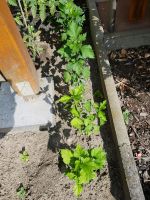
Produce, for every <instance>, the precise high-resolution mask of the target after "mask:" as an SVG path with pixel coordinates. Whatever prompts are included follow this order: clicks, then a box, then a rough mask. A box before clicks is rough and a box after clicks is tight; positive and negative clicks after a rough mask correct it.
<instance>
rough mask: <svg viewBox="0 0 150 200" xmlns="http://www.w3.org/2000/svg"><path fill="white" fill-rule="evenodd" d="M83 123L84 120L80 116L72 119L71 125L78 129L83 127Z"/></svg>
mask: <svg viewBox="0 0 150 200" xmlns="http://www.w3.org/2000/svg"><path fill="white" fill-rule="evenodd" d="M83 124H84V123H83V121H82V120H81V119H80V118H78V117H75V118H73V119H72V120H71V126H73V127H74V128H76V129H81V128H82V125H83Z"/></svg>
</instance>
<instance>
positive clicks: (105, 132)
mask: <svg viewBox="0 0 150 200" xmlns="http://www.w3.org/2000/svg"><path fill="white" fill-rule="evenodd" d="M89 65H90V66H91V81H92V89H93V95H94V94H95V92H96V91H100V93H101V92H102V88H101V81H100V76H98V74H99V70H98V66H97V63H96V62H95V61H90V62H89ZM96 74H97V76H96ZM94 100H95V101H97V102H99V101H100V100H102V99H101V98H99V97H94ZM107 118H108V117H107ZM100 134H101V137H102V139H103V141H104V146H103V147H104V149H105V151H106V153H107V162H108V171H109V175H110V180H111V193H112V195H113V196H114V197H115V199H116V200H123V190H122V186H121V184H122V183H121V181H120V177H121V175H120V174H119V165H118V160H117V157H116V150H115V145H114V143H113V137H112V133H111V129H110V126H109V121H108V122H107V124H106V125H104V126H103V127H102V128H101V133H100Z"/></svg>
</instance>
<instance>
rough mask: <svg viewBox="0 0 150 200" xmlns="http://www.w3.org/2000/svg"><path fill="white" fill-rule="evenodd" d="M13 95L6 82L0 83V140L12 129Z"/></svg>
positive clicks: (14, 103) (14, 107) (14, 108)
mask: <svg viewBox="0 0 150 200" xmlns="http://www.w3.org/2000/svg"><path fill="white" fill-rule="evenodd" d="M15 95H16V93H15V92H13V91H12V90H11V86H10V85H9V84H8V83H7V82H0V139H2V138H3V137H5V135H6V134H7V133H9V132H10V131H11V130H12V128H13V127H14V113H15V110H16V102H15Z"/></svg>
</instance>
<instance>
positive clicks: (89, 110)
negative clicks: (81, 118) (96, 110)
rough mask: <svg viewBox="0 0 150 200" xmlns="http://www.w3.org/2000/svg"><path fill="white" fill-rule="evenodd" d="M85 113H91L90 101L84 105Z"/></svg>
mask: <svg viewBox="0 0 150 200" xmlns="http://www.w3.org/2000/svg"><path fill="white" fill-rule="evenodd" d="M83 106H84V108H85V110H86V111H88V112H91V101H90V100H88V101H87V102H86V103H85V104H84V105H83Z"/></svg>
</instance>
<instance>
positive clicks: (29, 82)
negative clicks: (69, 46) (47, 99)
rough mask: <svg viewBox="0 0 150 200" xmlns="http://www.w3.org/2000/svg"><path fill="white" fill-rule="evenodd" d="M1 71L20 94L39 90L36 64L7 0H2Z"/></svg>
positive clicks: (0, 8)
mask: <svg viewBox="0 0 150 200" xmlns="http://www.w3.org/2000/svg"><path fill="white" fill-rule="evenodd" d="M0 71H1V72H2V74H3V75H4V77H5V78H6V79H7V80H8V81H9V82H10V83H11V85H12V87H13V89H14V90H15V91H16V92H17V93H18V94H20V95H23V96H27V95H33V94H36V93H38V92H39V81H38V76H37V72H36V69H35V66H34V64H33V62H32V60H31V58H30V55H29V53H28V51H27V49H26V47H25V45H24V42H23V40H22V37H21V35H20V33H19V30H18V28H17V26H16V24H15V21H14V19H13V16H12V14H11V12H10V9H9V7H8V5H7V2H6V0H0Z"/></svg>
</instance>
